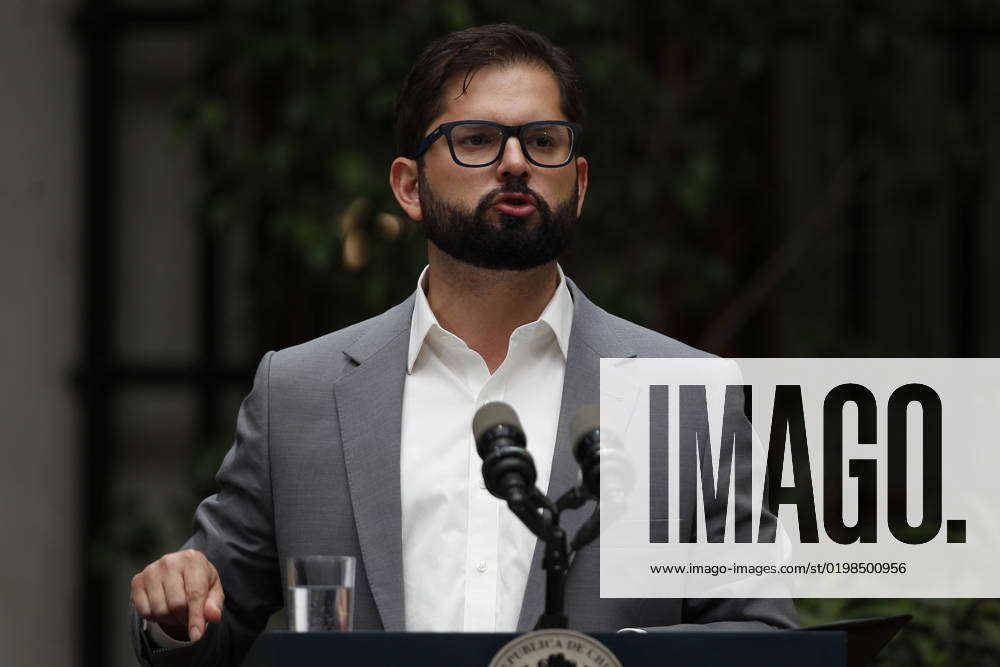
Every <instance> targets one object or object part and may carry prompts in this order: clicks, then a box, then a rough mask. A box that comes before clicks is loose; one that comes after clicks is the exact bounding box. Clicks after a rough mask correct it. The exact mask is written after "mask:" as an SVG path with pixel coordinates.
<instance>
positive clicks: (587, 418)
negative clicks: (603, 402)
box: [569, 405, 601, 447]
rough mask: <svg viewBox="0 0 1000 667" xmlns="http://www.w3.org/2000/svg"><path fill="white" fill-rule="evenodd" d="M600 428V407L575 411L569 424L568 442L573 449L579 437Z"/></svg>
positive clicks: (594, 406)
mask: <svg viewBox="0 0 1000 667" xmlns="http://www.w3.org/2000/svg"><path fill="white" fill-rule="evenodd" d="M600 427H601V406H599V405H585V406H583V407H582V408H580V409H579V410H577V411H576V414H575V415H573V420H572V421H571V422H570V423H569V441H570V443H571V445H572V446H574V447H575V446H576V443H577V442H579V441H580V438H581V437H583V436H584V435H586V434H587V433H590V432H591V431H593V430H594V429H598V428H600Z"/></svg>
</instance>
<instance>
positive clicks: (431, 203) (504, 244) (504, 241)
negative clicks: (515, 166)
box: [418, 168, 579, 271]
mask: <svg viewBox="0 0 1000 667" xmlns="http://www.w3.org/2000/svg"><path fill="white" fill-rule="evenodd" d="M418 187H419V189H420V206H421V209H422V212H423V217H424V219H423V228H424V235H425V236H426V237H427V239H428V240H429V241H431V242H432V243H433V244H434V245H436V246H437V247H438V248H439V249H440V250H441V251H442V252H445V253H447V254H448V255H450V256H451V257H454V258H455V259H457V260H459V261H462V262H466V263H468V264H472V265H473V266H478V267H480V268H483V269H492V270H505V271H524V270H527V269H533V268H535V267H536V266H541V265H542V264H545V263H547V262H551V261H552V260H554V259H556V258H557V257H559V255H561V254H562V253H563V251H565V250H566V248H568V247H569V245H570V242H571V241H572V238H573V230H574V229H575V228H576V219H577V218H576V207H577V201H578V199H579V194H578V193H577V190H576V188H575V187H574V188H573V192H572V194H571V195H570V197H569V198H568V199H567V200H566V201H564V202H562V203H560V204H559V205H558V206H556V208H555V209H554V210H553V209H551V208H550V207H549V204H548V202H546V201H545V199H543V198H542V197H541V195H539V194H538V193H537V192H535V191H533V190H531V189H530V188H529V187H528V186H527V184H526V183H525V182H524V180H523V179H520V178H512V179H510V180H509V181H507V182H506V183H505V184H504V185H503V187H501V188H497V189H496V190H493V191H492V192H489V193H487V194H486V195H484V196H483V198H482V199H480V200H479V204H478V205H477V206H476V209H475V210H474V211H471V210H468V209H465V208H462V207H460V206H453V205H451V204H449V203H447V202H444V201H442V200H440V199H439V198H438V197H437V196H436V195H435V194H434V191H433V190H431V188H430V186H429V185H428V183H427V179H426V177H425V175H424V170H423V169H422V168H421V169H420V170H419V172H418ZM502 192H516V193H520V194H530V195H531V196H532V197H534V198H535V214H532V215H529V216H516V215H508V214H505V213H500V212H499V211H495V210H493V209H492V204H493V200H494V199H496V197H497V195H499V194H500V193H502ZM491 213H492V214H493V216H496V218H497V220H496V221H493V220H490V219H487V216H488V215H490V214H491ZM535 215H537V217H538V221H537V222H536V223H533V221H532V219H533V218H534V217H535Z"/></svg>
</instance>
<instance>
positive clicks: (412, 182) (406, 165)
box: [389, 157, 424, 221]
mask: <svg viewBox="0 0 1000 667" xmlns="http://www.w3.org/2000/svg"><path fill="white" fill-rule="evenodd" d="M389 187H391V188H392V194H394V195H396V201H398V202H399V205H400V206H401V207H402V209H403V212H404V213H406V215H408V216H410V218H412V219H413V220H417V221H420V220H422V219H423V217H424V214H423V211H422V210H421V208H420V188H419V187H418V185H417V161H416V160H411V159H409V158H405V157H398V158H396V159H395V160H393V161H392V166H391V167H389Z"/></svg>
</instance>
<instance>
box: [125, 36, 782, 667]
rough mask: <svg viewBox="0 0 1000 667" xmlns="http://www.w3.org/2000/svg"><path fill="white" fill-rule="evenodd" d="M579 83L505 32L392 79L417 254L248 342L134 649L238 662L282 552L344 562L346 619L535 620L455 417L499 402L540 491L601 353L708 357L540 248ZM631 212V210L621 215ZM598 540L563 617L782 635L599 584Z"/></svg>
mask: <svg viewBox="0 0 1000 667" xmlns="http://www.w3.org/2000/svg"><path fill="white" fill-rule="evenodd" d="M582 121H583V103H582V94H581V88H580V82H579V78H578V74H577V72H576V70H575V68H574V65H573V63H572V61H571V60H570V58H569V57H568V56H567V55H566V53H565V52H564V51H562V50H561V49H559V48H558V47H555V46H553V45H552V44H551V43H549V42H548V41H547V40H546V39H545V38H543V37H542V36H540V35H538V34H536V33H533V32H530V31H527V30H523V29H521V28H518V27H515V26H511V25H490V26H482V27H478V28H471V29H468V30H463V31H461V32H456V33H452V34H450V35H448V36H446V37H444V38H443V39H440V40H438V41H436V42H434V43H433V44H431V45H430V46H429V47H428V48H427V49H426V50H425V51H424V52H423V53H422V54H421V55H420V57H419V58H418V59H417V62H416V64H415V65H414V66H413V69H412V70H411V71H410V73H409V75H408V76H407V78H406V81H405V82H404V84H403V89H402V92H401V94H400V97H399V101H398V105H397V110H396V140H397V147H398V150H399V154H400V155H401V156H403V157H398V158H396V159H395V160H394V161H393V162H392V165H391V167H390V169H389V183H390V185H391V187H392V190H393V193H394V194H395V196H396V199H397V200H398V202H399V204H400V206H401V207H402V209H403V210H404V211H405V212H406V214H407V215H409V216H410V217H411V218H412V219H413V220H415V221H418V223H419V224H420V225H421V226H422V227H423V229H424V232H425V234H426V236H427V240H428V243H427V255H428V266H427V268H426V269H425V270H424V271H423V273H422V274H421V275H420V277H419V278H418V281H417V287H416V289H415V290H414V293H413V295H412V296H411V297H410V298H409V299H407V300H406V301H404V302H403V303H401V304H399V305H398V306H396V307H394V308H391V309H390V310H388V311H386V312H385V313H383V314H381V315H379V316H377V317H374V318H372V319H370V320H366V321H364V322H360V323H358V324H355V325H353V326H350V327H348V328H346V329H343V330H340V331H336V332H333V333H331V334H328V335H326V336H323V337H321V338H318V339H316V340H312V341H309V342H307V343H303V344H301V345H298V346H296V347H292V348H288V349H285V350H279V351H277V352H268V353H267V354H266V355H264V358H263V359H262V360H261V362H260V366H259V367H258V369H257V374H256V377H255V379H254V386H253V390H252V391H251V393H250V394H249V395H248V396H247V398H246V399H245V400H244V402H243V405H242V407H241V409H240V413H239V416H238V418H237V427H236V439H235V443H234V445H233V447H232V449H231V450H230V451H229V453H228V454H227V456H226V458H225V460H224V462H223V464H222V467H221V468H220V469H219V472H218V476H217V479H218V482H219V484H220V491H219V493H217V494H216V495H213V496H211V497H209V498H207V499H206V500H205V501H203V502H202V503H201V505H200V506H199V507H198V510H197V512H196V514H195V522H194V529H195V531H194V535H193V536H192V537H191V539H190V540H189V541H188V542H187V544H185V545H184V549H183V550H181V551H178V552H176V553H171V554H167V555H165V556H163V557H162V558H160V559H159V560H157V561H155V562H153V563H151V564H150V565H149V566H147V567H146V568H145V569H144V570H143V571H142V572H140V573H139V574H137V575H136V576H135V577H134V578H133V580H132V589H131V600H132V604H133V605H134V608H135V611H136V613H135V614H133V619H132V620H133V625H134V627H133V637H134V640H135V642H136V648H137V652H138V654H139V656H140V659H141V660H143V661H144V662H147V663H149V662H152V663H154V664H156V663H158V662H160V661H163V662H165V663H166V662H169V664H213V665H215V664H219V665H223V664H225V665H230V664H232V665H235V664H238V663H239V661H240V660H241V659H242V657H243V655H244V654H245V653H246V651H247V650H248V649H249V647H250V645H251V643H252V642H253V640H254V639H255V638H256V636H257V635H258V634H259V633H260V632H261V631H262V630H263V628H264V626H265V624H266V623H267V620H268V618H269V616H270V615H271V614H272V613H274V612H275V611H276V610H278V609H280V608H281V606H282V605H283V603H284V601H283V597H284V595H285V590H286V589H285V586H284V584H283V577H284V572H283V568H282V567H281V566H280V564H281V563H283V562H284V559H285V558H287V557H289V556H292V555H303V554H338V555H339V554H344V555H353V556H356V557H357V558H358V570H357V582H356V593H355V595H356V597H355V617H354V622H355V627H356V628H359V629H385V630H392V631H401V630H412V631H478V632H493V631H496V632H509V631H514V630H526V629H530V628H531V627H532V626H533V625H534V623H535V621H536V619H537V618H538V616H539V614H540V613H541V611H542V606H543V598H544V580H543V576H542V573H541V570H540V567H539V560H540V556H541V548H540V547H538V546H537V545H536V539H535V537H534V535H532V534H531V533H530V532H529V531H528V529H527V528H525V527H524V526H523V525H522V524H521V523H520V522H519V521H518V519H517V518H516V517H515V516H514V515H513V514H512V513H510V512H509V511H508V510H507V508H506V507H505V506H504V504H503V503H502V502H501V501H500V500H497V499H496V498H494V497H493V496H492V495H490V494H489V492H488V491H486V490H485V489H484V488H483V486H482V485H481V484H480V479H481V477H480V470H479V458H478V456H476V453H475V448H474V443H473V437H472V431H471V428H470V426H471V421H472V417H473V415H474V414H475V412H476V409H477V408H478V407H479V406H481V405H483V404H484V403H487V402H489V401H497V400H499V401H504V402H506V403H508V404H510V405H511V406H513V408H514V409H515V410H516V411H517V413H518V415H519V416H520V420H521V423H522V425H523V428H524V431H525V433H526V435H527V440H528V445H529V448H530V451H531V452H532V455H533V457H534V460H535V462H536V465H537V468H538V481H537V485H538V487H539V488H540V489H542V490H543V491H545V490H548V492H549V495H550V496H552V495H558V494H560V493H562V492H563V491H565V490H566V489H567V488H569V487H570V486H572V485H573V484H574V483H575V481H576V475H577V470H578V468H577V466H576V463H575V462H574V460H573V457H572V454H571V452H570V451H569V450H570V447H569V443H568V442H567V440H568V431H569V422H570V420H571V419H572V417H573V415H574V414H575V412H576V411H577V410H578V409H579V408H580V407H581V406H583V405H586V404H591V403H596V402H597V400H598V395H599V371H598V367H599V360H600V358H601V357H636V356H639V357H678V356H705V355H704V353H702V352H699V351H698V350H695V349H692V348H690V347H688V346H686V345H683V344H682V343H679V342H677V341H675V340H672V339H670V338H667V337H665V336H662V335H660V334H657V333H655V332H652V331H649V330H647V329H643V328H641V327H639V326H636V325H634V324H631V323H629V322H626V321H624V320H622V319H620V318H617V317H614V316H612V315H609V314H608V313H606V312H605V311H603V310H601V309H600V308H598V307H597V306H595V305H594V304H593V303H591V302H590V301H588V300H587V298H586V297H585V296H584V295H583V294H582V293H581V292H580V290H579V288H577V287H576V286H575V285H574V284H573V282H572V281H570V280H569V279H568V278H567V277H565V276H564V275H563V273H562V270H561V269H560V267H559V265H558V264H557V263H556V260H557V258H558V257H559V255H560V254H561V253H562V252H563V251H564V250H565V249H566V247H567V246H568V245H569V243H570V239H571V237H572V235H573V233H574V232H575V229H576V226H577V222H578V220H579V218H580V214H581V211H582V210H583V203H584V199H585V197H586V194H587V180H588V165H587V160H586V159H585V158H583V157H580V156H579V155H578V148H579V145H580V138H581V134H582V132H583V127H582ZM622 225H623V227H625V228H627V227H628V221H627V220H623V221H622ZM598 552H599V550H598V549H597V548H596V547H595V546H592V547H589V548H584V549H583V550H581V551H580V552H579V553H578V555H577V558H576V561H575V563H574V566H573V571H572V572H571V573H570V575H569V578H568V580H567V584H566V606H565V608H566V613H567V614H568V616H569V619H570V626H571V627H573V628H576V629H580V630H584V631H615V630H619V629H621V628H626V627H648V626H668V625H675V624H682V623H694V624H717V625H718V627H723V628H729V627H732V626H733V624H738V625H739V626H740V627H743V626H746V627H750V628H758V629H760V628H766V627H787V626H790V625H793V624H794V622H795V612H794V609H793V607H792V604H791V602H790V601H789V600H752V599H750V600H739V599H728V600H709V599H700V600H677V599H648V600H641V599H601V598H600V597H599V592H598Z"/></svg>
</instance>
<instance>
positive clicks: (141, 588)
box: [132, 549, 225, 642]
mask: <svg viewBox="0 0 1000 667" xmlns="http://www.w3.org/2000/svg"><path fill="white" fill-rule="evenodd" d="M224 600H225V594H224V593H223V592H222V583H221V582H220V581H219V573H218V572H216V570H215V566H213V565H212V563H210V562H209V560H208V559H207V558H205V554H203V553H201V552H200V551H195V550H194V549H187V550H185V551H177V552H174V553H171V554H167V555H166V556H163V557H162V558H160V559H159V560H157V561H154V562H152V563H150V564H149V565H147V566H146V569H144V570H143V571H142V572H140V573H139V574H137V575H135V576H134V577H132V604H133V605H135V608H136V611H138V612H139V615H140V616H142V617H143V618H145V619H147V620H150V621H155V622H156V623H158V624H159V625H160V627H161V628H163V630H164V631H165V632H166V633H167V634H168V635H170V636H171V637H174V638H175V639H179V640H181V641H184V640H185V639H190V640H191V641H192V642H196V641H198V640H199V639H201V638H202V637H203V636H204V635H205V622H206V621H207V622H209V623H218V622H219V620H220V619H221V618H222V603H223V601H224Z"/></svg>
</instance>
